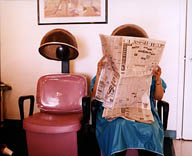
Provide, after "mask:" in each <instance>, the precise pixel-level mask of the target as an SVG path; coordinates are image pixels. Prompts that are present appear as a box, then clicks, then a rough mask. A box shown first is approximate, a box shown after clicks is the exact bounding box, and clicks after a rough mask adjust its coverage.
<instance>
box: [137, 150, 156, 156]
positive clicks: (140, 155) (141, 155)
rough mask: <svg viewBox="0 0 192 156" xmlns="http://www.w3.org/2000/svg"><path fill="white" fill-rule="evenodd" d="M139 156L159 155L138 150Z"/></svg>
mask: <svg viewBox="0 0 192 156" xmlns="http://www.w3.org/2000/svg"><path fill="white" fill-rule="evenodd" d="M138 153H139V156H157V153H153V152H150V151H146V150H141V149H139V150H138Z"/></svg>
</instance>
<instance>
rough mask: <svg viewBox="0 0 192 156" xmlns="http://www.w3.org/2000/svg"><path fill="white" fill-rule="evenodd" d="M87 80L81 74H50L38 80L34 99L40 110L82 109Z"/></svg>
mask: <svg viewBox="0 0 192 156" xmlns="http://www.w3.org/2000/svg"><path fill="white" fill-rule="evenodd" d="M86 95H87V80H86V78H85V77H84V76H82V75H73V74H52V75H45V76H42V77H41V78H40V79H39V80H38V84H37V95H36V101H37V105H38V108H39V109H40V111H43V112H49V113H69V112H78V111H82V106H81V104H82V97H84V96H86Z"/></svg>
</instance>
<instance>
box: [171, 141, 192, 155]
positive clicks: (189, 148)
mask: <svg viewBox="0 0 192 156" xmlns="http://www.w3.org/2000/svg"><path fill="white" fill-rule="evenodd" d="M173 144H174V149H175V154H176V156H192V141H186V140H173Z"/></svg>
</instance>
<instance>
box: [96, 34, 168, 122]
mask: <svg viewBox="0 0 192 156" xmlns="http://www.w3.org/2000/svg"><path fill="white" fill-rule="evenodd" d="M100 38H101V43H102V48H103V55H104V57H103V59H102V60H101V61H100V63H99V64H98V69H99V70H98V72H97V78H96V84H95V91H94V93H95V98H96V99H97V100H99V101H102V102H103V106H104V107H105V109H104V112H103V117H105V118H107V119H111V118H116V117H123V118H125V119H128V120H134V121H139V122H145V123H152V122H153V121H154V119H153V115H152V112H151V105H150V99H149V96H150V85H151V80H152V71H153V70H154V69H155V68H156V67H157V65H158V64H159V62H160V59H161V56H162V52H163V49H164V46H165V42H164V41H159V40H152V39H147V38H138V37H125V36H107V35H100Z"/></svg>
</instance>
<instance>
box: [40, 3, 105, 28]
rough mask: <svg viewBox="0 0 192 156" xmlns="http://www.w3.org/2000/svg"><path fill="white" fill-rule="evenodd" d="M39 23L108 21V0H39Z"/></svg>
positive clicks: (92, 22)
mask: <svg viewBox="0 0 192 156" xmlns="http://www.w3.org/2000/svg"><path fill="white" fill-rule="evenodd" d="M37 3H38V24H39V25H47V24H94V23H95V24H96V23H107V16H108V15H107V13H108V10H107V3H108V0H37Z"/></svg>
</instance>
